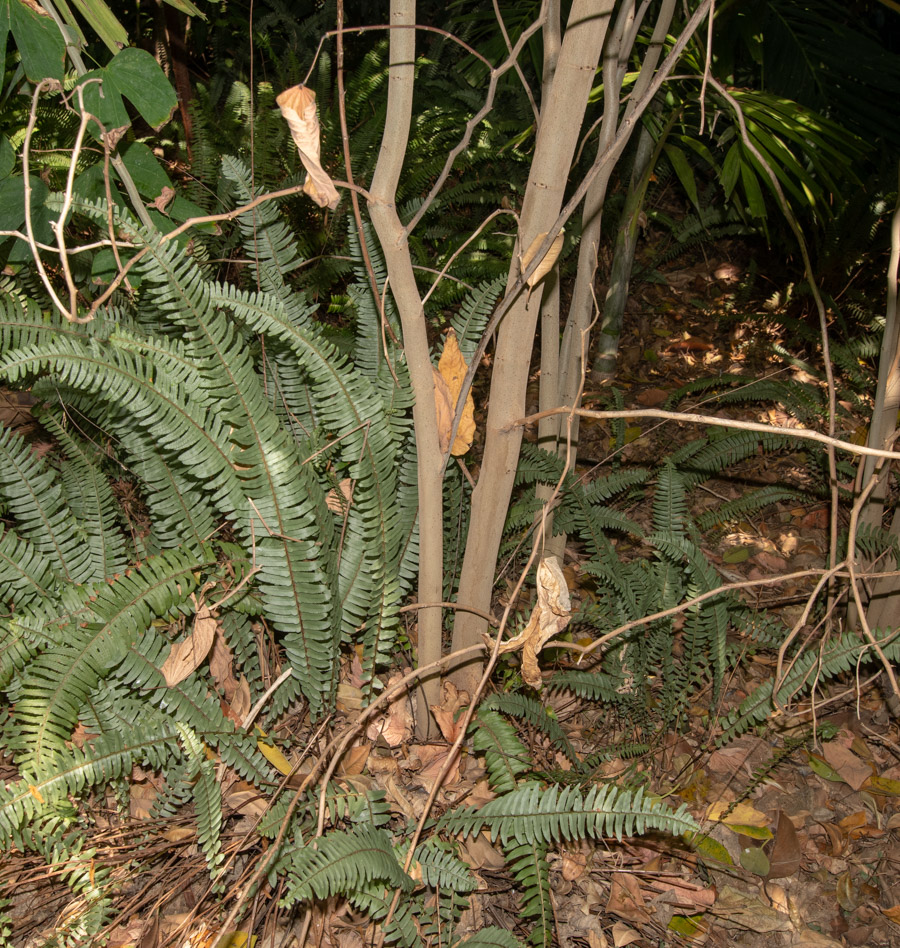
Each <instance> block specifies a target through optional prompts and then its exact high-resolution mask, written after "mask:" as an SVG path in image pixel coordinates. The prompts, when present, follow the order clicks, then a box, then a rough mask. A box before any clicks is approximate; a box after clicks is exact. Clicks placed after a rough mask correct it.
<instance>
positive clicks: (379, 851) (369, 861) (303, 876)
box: [285, 825, 413, 901]
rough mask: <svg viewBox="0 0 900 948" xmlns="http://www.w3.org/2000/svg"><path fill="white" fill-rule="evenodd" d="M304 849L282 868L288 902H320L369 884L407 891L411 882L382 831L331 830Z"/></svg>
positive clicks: (361, 828) (369, 827)
mask: <svg viewBox="0 0 900 948" xmlns="http://www.w3.org/2000/svg"><path fill="white" fill-rule="evenodd" d="M316 847H317V848H313V845H312V843H310V844H309V845H307V846H306V847H305V848H304V849H300V850H295V851H294V858H293V860H292V861H291V862H290V863H288V864H287V865H286V867H285V869H286V872H285V889H286V892H287V895H288V896H289V897H290V899H292V900H294V901H304V900H306V899H310V898H317V899H324V898H327V897H328V896H330V895H338V894H351V893H352V892H353V891H354V890H355V889H357V888H359V887H361V886H362V885H365V884H366V883H368V882H372V881H376V880H377V881H381V882H386V883H388V884H389V885H391V886H394V887H395V888H400V889H403V890H409V889H411V888H412V886H413V881H412V879H410V878H409V876H408V875H406V873H405V872H404V871H403V868H402V867H401V865H400V863H399V861H398V860H397V856H396V854H395V852H394V849H393V846H392V845H391V840H390V836H389V835H388V834H387V833H386V832H385V831H384V830H382V829H377V828H375V827H372V826H365V825H363V826H359V827H356V828H355V829H353V830H352V831H350V832H344V831H341V830H335V831H333V832H331V833H329V834H328V835H327V836H324V837H320V838H319V839H318V840H317V841H316Z"/></svg>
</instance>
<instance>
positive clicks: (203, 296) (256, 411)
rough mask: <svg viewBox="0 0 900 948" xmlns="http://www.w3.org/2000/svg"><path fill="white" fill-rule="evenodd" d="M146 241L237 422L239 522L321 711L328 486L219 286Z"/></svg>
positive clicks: (165, 291)
mask: <svg viewBox="0 0 900 948" xmlns="http://www.w3.org/2000/svg"><path fill="white" fill-rule="evenodd" d="M147 246H148V248H149V249H150V251H151V252H150V253H149V254H148V256H147V257H145V258H144V260H142V262H141V266H142V272H143V274H144V279H145V282H146V283H147V284H149V285H150V286H155V287H157V288H158V290H159V292H158V294H157V295H156V296H155V298H154V305H155V306H156V307H158V308H159V309H160V310H161V311H162V312H163V313H164V314H166V316H167V317H168V318H170V319H172V320H173V321H174V322H175V323H180V324H182V325H184V326H185V327H186V329H187V333H188V339H189V346H190V347H192V348H193V350H194V358H196V360H197V364H198V369H199V373H198V374H199V377H200V380H201V384H202V385H203V386H204V388H205V389H206V391H207V393H208V396H209V397H210V398H212V399H214V400H216V401H217V402H218V405H219V407H218V414H219V415H220V417H221V418H222V419H223V420H225V421H226V422H227V423H228V424H229V425H230V426H231V427H232V429H233V430H232V434H231V435H230V437H229V439H228V441H229V442H230V444H231V445H232V457H233V460H234V463H235V464H236V466H237V467H238V476H239V478H240V481H241V484H242V490H243V492H244V497H245V500H244V501H243V503H241V505H240V507H239V508H238V511H237V514H238V517H239V521H238V528H239V529H240V531H241V533H242V537H243V540H244V542H245V543H246V544H248V545H252V546H253V547H254V555H255V559H256V562H257V565H258V567H259V574H258V582H259V586H260V590H261V593H262V596H263V599H264V601H265V602H266V606H267V609H268V611H269V615H270V617H271V619H272V621H273V623H274V624H275V625H276V627H277V628H278V629H279V630H280V631H281V632H282V633H284V646H285V649H286V651H287V653H288V658H289V660H290V662H291V665H292V667H293V669H294V674H295V676H296V677H297V678H298V680H299V681H300V683H301V686H302V687H303V691H304V694H305V696H306V697H307V699H308V700H309V702H310V707H311V709H312V712H313V714H314V715H319V714H321V713H323V711H324V710H325V708H327V707H328V706H329V705H330V702H331V700H332V697H333V691H334V686H335V682H334V668H335V662H334V657H335V655H336V650H337V638H336V630H337V622H338V619H339V616H337V615H336V613H335V610H334V608H333V598H332V595H330V594H329V593H330V592H331V590H333V582H332V579H331V565H332V564H331V563H330V562H329V560H330V553H331V550H330V546H331V538H332V535H333V526H332V524H331V522H330V515H329V514H328V512H327V510H326V508H325V499H324V492H323V490H322V488H321V486H320V485H319V484H318V482H316V481H315V479H314V478H313V477H312V474H311V472H310V471H309V470H308V469H307V468H306V467H305V465H303V464H302V463H301V460H300V458H299V457H298V456H297V452H296V445H295V444H294V443H293V442H292V441H291V440H290V439H288V437H287V434H286V433H285V431H284V429H283V428H281V427H280V426H279V425H278V423H277V420H276V419H275V417H274V415H273V414H272V412H270V411H269V410H268V406H267V404H266V401H265V396H264V394H263V392H262V388H261V386H260V383H259V379H258V377H257V376H256V374H255V372H254V370H253V366H252V363H251V360H250V356H249V353H248V352H247V350H246V347H244V346H243V344H242V341H241V340H240V338H239V337H238V336H237V334H236V333H235V331H234V328H233V326H232V325H231V324H230V323H229V322H228V321H227V320H226V319H225V317H224V315H223V314H222V313H221V312H218V311H217V310H216V308H215V304H214V302H213V290H212V288H211V287H210V286H208V285H207V284H205V283H204V281H203V280H202V278H201V277H200V275H199V274H198V273H197V271H196V269H195V268H193V267H192V266H191V265H190V262H189V261H187V262H185V260H184V259H183V258H182V257H181V256H180V255H179V254H178V253H177V248H173V247H171V246H167V245H164V244H161V243H160V242H159V240H158V239H157V238H152V239H150V240H149V241H148V243H147ZM307 587H308V588H315V589H316V590H318V592H317V595H316V597H315V600H311V599H310V597H308V596H306V595H305V594H304V589H305V588H307Z"/></svg>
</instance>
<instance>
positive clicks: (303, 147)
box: [275, 86, 340, 209]
mask: <svg viewBox="0 0 900 948" xmlns="http://www.w3.org/2000/svg"><path fill="white" fill-rule="evenodd" d="M275 101H276V102H277V103H278V107H279V108H280V109H281V114H282V115H283V116H284V119H285V121H286V122H287V123H288V127H289V128H290V130H291V138H293V139H294V144H295V145H296V146H297V150H298V151H299V152H300V160H301V161H302V162H303V167H304V168H306V173H307V178H306V183H305V184H304V185H303V193H304V194H306V195H308V196H309V197H311V198H312V199H313V200H314V201H315V202H316V204H318V205H319V207H330V208H332V209H333V208H335V207H337V203H338V201H339V200H340V195H339V194H338V192H337V189H336V188H335V186H334V183H333V182H332V180H331V178H330V177H329V176H328V173H327V172H326V171H325V170H324V168H323V167H322V165H321V164H320V163H319V153H320V151H319V149H320V145H319V117H318V115H317V114H316V94H315V92H313V91H312V90H311V89H307V88H306V86H291V88H290V89H285V91H284V92H282V93H281V95H279V96H278V97H277V98H276V99H275Z"/></svg>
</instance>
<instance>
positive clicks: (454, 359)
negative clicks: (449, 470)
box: [433, 329, 475, 457]
mask: <svg viewBox="0 0 900 948" xmlns="http://www.w3.org/2000/svg"><path fill="white" fill-rule="evenodd" d="M468 370H469V367H468V365H467V364H466V360H465V359H464V358H463V355H462V352H460V349H459V343H458V342H457V341H456V333H455V332H454V331H453V330H452V329H451V330H450V331H449V332H448V333H447V338H446V339H445V340H444V351H443V352H442V353H441V358H440V361H439V362H438V367H437V369H433V372H434V398H435V408H436V410H437V424H438V434H439V436H440V443H441V452H442V453H444V452H446V450H447V447H448V445H449V443H450V432H451V430H452V428H453V419H454V417H455V416H456V408H457V403H458V401H459V393H460V391H461V390H462V384H463V380H464V379H465V377H466V372H468ZM474 438H475V401H474V400H473V398H472V393H471V392H470V393H469V394H468V395H467V396H466V405H465V409H464V410H463V415H462V418H461V419H460V422H459V428H458V429H457V431H456V437H455V438H454V440H453V447H452V449H451V451H450V453H451V454H452V455H453V456H454V457H459V456H461V455H463V454H465V453H466V451H468V450H469V448H471V447H472V441H473V440H474Z"/></svg>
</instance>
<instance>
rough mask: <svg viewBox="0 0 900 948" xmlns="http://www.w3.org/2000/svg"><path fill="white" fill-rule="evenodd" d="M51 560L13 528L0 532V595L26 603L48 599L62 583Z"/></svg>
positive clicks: (8, 600) (11, 600)
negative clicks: (18, 534)
mask: <svg viewBox="0 0 900 948" xmlns="http://www.w3.org/2000/svg"><path fill="white" fill-rule="evenodd" d="M59 581H60V580H59V577H58V576H57V575H56V574H55V573H54V571H53V567H52V565H51V563H50V561H49V560H48V559H47V557H46V556H44V554H43V553H42V552H41V551H40V550H38V549H36V548H35V547H34V545H33V544H31V543H30V542H29V541H28V540H23V539H22V537H20V536H17V535H16V534H15V532H14V531H12V530H4V531H3V533H0V596H2V598H3V600H4V601H7V602H11V603H15V604H16V605H18V606H24V605H27V604H28V603H31V602H34V601H35V600H37V601H41V600H47V599H50V598H51V597H52V590H53V589H54V587H56V586H57V585H58V583H59Z"/></svg>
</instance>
